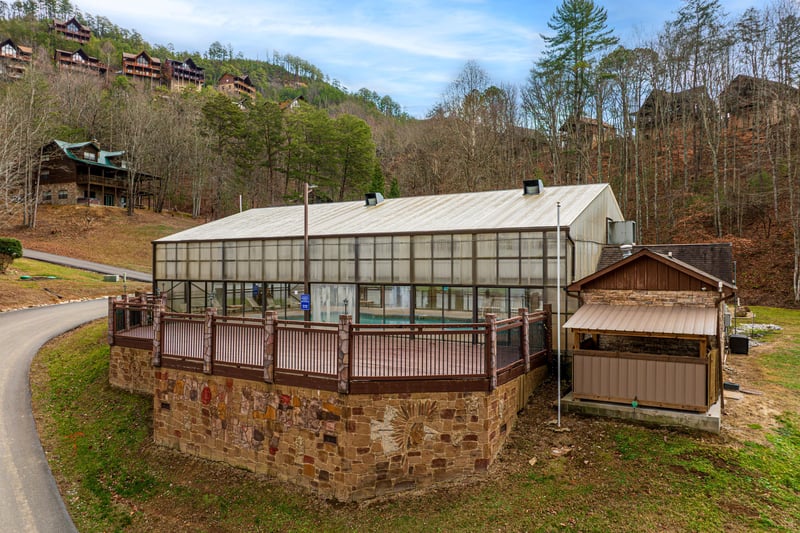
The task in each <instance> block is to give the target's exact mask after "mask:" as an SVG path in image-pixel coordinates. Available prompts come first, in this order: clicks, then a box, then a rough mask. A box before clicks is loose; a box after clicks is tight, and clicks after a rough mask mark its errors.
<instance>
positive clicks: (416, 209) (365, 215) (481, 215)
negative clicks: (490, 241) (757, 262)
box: [157, 184, 622, 267]
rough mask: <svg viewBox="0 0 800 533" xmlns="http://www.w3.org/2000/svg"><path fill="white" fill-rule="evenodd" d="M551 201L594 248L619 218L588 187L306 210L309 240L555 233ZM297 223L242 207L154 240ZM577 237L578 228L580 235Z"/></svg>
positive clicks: (297, 231)
mask: <svg viewBox="0 0 800 533" xmlns="http://www.w3.org/2000/svg"><path fill="white" fill-rule="evenodd" d="M557 202H561V224H562V226H571V225H572V224H573V223H575V222H576V221H579V219H580V220H581V221H582V223H583V224H584V225H593V226H599V227H602V238H599V231H596V232H594V233H597V234H598V235H596V236H595V237H596V238H597V242H602V243H604V242H605V218H606V216H609V217H611V218H614V217H615V216H616V215H617V214H619V219H620V220H621V219H622V216H621V213H619V207H618V206H617V203H616V200H615V199H614V195H613V193H612V191H611V187H610V186H609V185H608V184H591V185H572V186H565V187H545V188H544V190H543V191H542V192H541V193H540V194H538V195H528V196H525V195H523V194H522V189H512V190H506V191H488V192H480V193H463V194H447V195H440V196H418V197H409V198H391V199H386V200H384V201H383V202H381V203H379V204H378V205H377V206H371V207H366V206H365V205H364V202H363V201H358V202H342V203H332V204H314V205H310V206H309V235H312V236H335V235H371V234H415V233H432V232H452V233H458V232H468V231H487V230H489V231H491V230H504V229H529V228H546V227H555V226H556V222H557V217H556V204H557ZM595 202H597V203H596V204H595ZM609 209H610V210H611V211H608V210H609ZM598 217H599V218H598ZM303 219H304V215H303V206H302V205H293V206H282V207H269V208H263V209H250V210H248V211H245V212H242V213H238V214H236V215H232V216H229V217H226V218H223V219H220V220H217V221H214V222H210V223H208V224H204V225H202V226H198V227H196V228H191V229H188V230H185V231H182V232H179V233H176V234H174V235H170V236H168V237H164V238H162V239H159V240H158V241H157V242H175V241H187V240H189V241H192V240H201V241H204V240H227V239H269V238H284V237H302V236H303ZM598 230H599V228H598ZM585 233H586V231H585V230H584V231H582V232H581V235H583V234H585ZM583 238H584V237H581V239H583ZM593 238H594V237H593ZM598 253H599V252H598ZM596 259H597V258H594V264H596ZM594 264H593V265H592V266H593V267H594Z"/></svg>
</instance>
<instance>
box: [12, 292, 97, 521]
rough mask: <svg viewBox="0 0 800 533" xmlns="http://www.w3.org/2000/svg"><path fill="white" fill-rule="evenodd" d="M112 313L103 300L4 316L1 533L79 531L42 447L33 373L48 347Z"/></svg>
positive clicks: (28, 310)
mask: <svg viewBox="0 0 800 533" xmlns="http://www.w3.org/2000/svg"><path fill="white" fill-rule="evenodd" d="M107 312H108V302H107V300H105V299H100V300H90V301H85V302H77V303H69V304H62V305H52V306H47V307H37V308H31V309H22V310H19V311H6V312H3V313H0V531H9V532H29V531H30V532H48V533H49V532H62V531H63V532H69V531H76V529H75V526H74V525H73V523H72V520H71V519H70V517H69V514H68V513H67V510H66V507H65V506H64V502H63V501H62V500H61V496H60V494H59V492H58V487H56V483H55V480H54V479H53V476H52V474H51V472H50V467H49V466H48V464H47V459H46V458H45V455H44V452H43V450H42V446H41V444H40V442H39V435H38V433H37V431H36V424H35V422H34V420H33V414H32V412H31V392H30V384H29V381H28V373H29V370H30V364H31V360H32V359H33V357H34V356H35V355H36V353H37V352H38V351H39V349H40V348H41V346H42V345H43V344H44V343H45V342H47V341H48V340H50V339H51V338H53V337H55V336H57V335H60V334H61V333H64V332H65V331H69V330H71V329H74V328H76V327H78V326H79V325H81V324H83V323H85V322H89V321H91V320H94V319H97V318H100V317H103V316H105V315H106V313H107Z"/></svg>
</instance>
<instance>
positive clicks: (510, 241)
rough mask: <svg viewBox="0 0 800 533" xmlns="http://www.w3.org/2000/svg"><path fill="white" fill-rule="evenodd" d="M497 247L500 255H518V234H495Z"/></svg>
mask: <svg viewBox="0 0 800 533" xmlns="http://www.w3.org/2000/svg"><path fill="white" fill-rule="evenodd" d="M497 248H498V255H499V256H500V257H519V234H518V233H500V234H498V235H497Z"/></svg>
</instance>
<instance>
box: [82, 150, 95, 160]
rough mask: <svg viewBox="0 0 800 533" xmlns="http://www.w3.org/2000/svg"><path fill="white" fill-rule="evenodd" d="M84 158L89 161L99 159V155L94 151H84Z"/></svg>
mask: <svg viewBox="0 0 800 533" xmlns="http://www.w3.org/2000/svg"><path fill="white" fill-rule="evenodd" d="M83 158H84V159H85V160H87V161H97V155H95V154H93V153H92V152H83Z"/></svg>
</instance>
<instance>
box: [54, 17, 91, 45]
mask: <svg viewBox="0 0 800 533" xmlns="http://www.w3.org/2000/svg"><path fill="white" fill-rule="evenodd" d="M50 29H51V30H52V31H54V32H55V33H58V34H60V35H61V36H62V37H63V38H64V39H67V40H69V41H76V42H79V43H81V44H86V43H88V42H89V39H91V38H92V30H90V29H89V27H88V26H85V25H83V24H81V23H80V22H78V19H76V18H75V17H72V18H71V19H69V20H58V19H53V25H52V26H51V27H50Z"/></svg>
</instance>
